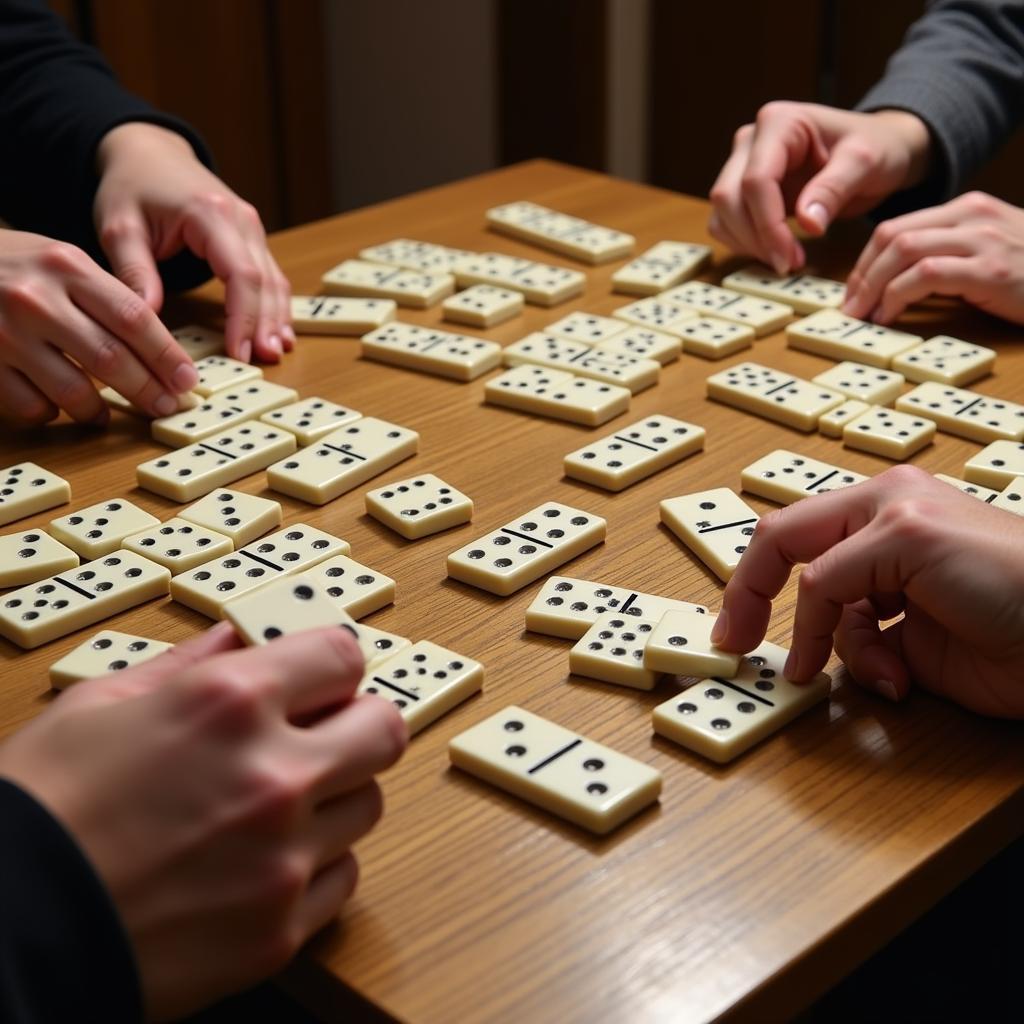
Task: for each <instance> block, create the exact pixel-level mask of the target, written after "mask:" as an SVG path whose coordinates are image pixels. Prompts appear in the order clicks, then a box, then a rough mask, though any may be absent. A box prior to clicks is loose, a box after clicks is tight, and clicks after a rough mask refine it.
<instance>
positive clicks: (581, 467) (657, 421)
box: [564, 413, 705, 491]
mask: <svg viewBox="0 0 1024 1024" xmlns="http://www.w3.org/2000/svg"><path fill="white" fill-rule="evenodd" d="M704 436H705V432H704V428H703V427H698V426H696V425H695V424H693V423H685V422H683V421H682V420H677V419H673V418H672V417H671V416H665V415H663V414H659V413H655V414H653V415H651V416H648V417H647V418H646V419H643V420H640V422H638V423H632V424H630V425H629V426H626V427H622V428H621V429H619V430H617V431H615V433H614V434H610V435H609V436H608V437H603V438H601V439H600V440H599V441H594V442H592V443H591V444H588V445H586V446H585V447H583V448H578V449H577V450H576V451H574V452H570V453H569V454H568V455H566V457H565V461H564V467H565V475H566V476H569V477H572V478H573V479H575V480H582V481H583V482H584V483H588V484H594V485H595V486H597V487H603V488H604V489H605V490H606V491H621V490H624V489H625V488H627V487H629V486H631V485H632V484H635V483H637V482H638V481H639V480H644V479H646V478H647V477H649V476H652V475H653V474H654V473H658V472H660V471H661V470H663V469H665V468H666V467H667V466H672V465H674V464H675V463H677V462H681V461H682V460H683V459H685V458H686V457H687V456H688V455H693V454H694V452H699V451H702V450H703V448H704Z"/></svg>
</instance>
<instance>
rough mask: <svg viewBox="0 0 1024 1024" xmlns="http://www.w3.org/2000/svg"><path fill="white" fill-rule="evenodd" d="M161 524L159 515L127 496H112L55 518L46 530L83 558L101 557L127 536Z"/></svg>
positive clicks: (118, 545) (115, 548) (117, 545)
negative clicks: (131, 500)
mask: <svg viewBox="0 0 1024 1024" xmlns="http://www.w3.org/2000/svg"><path fill="white" fill-rule="evenodd" d="M159 523H160V520H159V519H157V517H156V516H152V515H150V514H149V513H148V512H146V511H145V510H144V509H141V508H139V507H138V505H133V504H132V503H131V502H130V501H128V500H126V499H125V498H109V499H107V500H106V501H101V502H98V503H97V504H95V505H90V506H89V507H88V508H83V509H79V510H78V511H77V512H72V513H71V514H70V515H66V516H61V517H60V518H58V519H52V520H51V521H50V525H49V527H48V528H47V529H48V531H49V533H50V534H51V536H53V537H54V538H55V539H56V540H59V541H60V542H61V543H62V544H66V545H67V546H68V547H69V548H71V549H72V550H73V551H76V552H78V554H79V555H81V556H82V558H99V557H100V556H101V555H109V554H110V552H111V551H115V550H117V548H119V547H120V546H121V541H123V540H124V539H125V537H129V536H131V535H132V534H133V533H138V532H139V531H140V530H146V529H149V528H150V527H153V526H157V525H158V524H159Z"/></svg>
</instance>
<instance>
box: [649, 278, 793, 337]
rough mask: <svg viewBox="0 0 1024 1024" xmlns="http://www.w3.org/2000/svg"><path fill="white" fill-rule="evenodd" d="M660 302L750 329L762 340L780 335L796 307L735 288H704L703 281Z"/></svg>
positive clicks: (680, 287) (664, 295) (681, 288)
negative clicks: (682, 306)
mask: <svg viewBox="0 0 1024 1024" xmlns="http://www.w3.org/2000/svg"><path fill="white" fill-rule="evenodd" d="M661 298H663V299H668V300H670V301H672V302H678V303H681V304H682V305H684V306H689V307H690V308H691V309H696V310H697V311H698V312H701V313H710V314H711V315H712V316H717V317H721V319H723V320H730V321H732V322H733V323H735V324H742V325H743V326H744V327H749V328H751V329H752V330H753V332H754V333H755V334H756V335H757V336H758V337H759V338H760V337H762V336H763V335H765V334H771V333H772V332H773V331H777V330H778V329H779V328H780V327H782V326H783V325H784V324H785V323H786V322H787V321H788V320H789V319H791V318H792V316H793V307H792V306H790V305H787V304H786V303H783V302H774V301H772V300H771V299H758V298H755V297H754V296H752V295H744V294H743V292H737V291H734V290H733V289H732V288H719V287H718V286H717V285H713V284H704V282H703V281H690V282H689V283H688V284H681V285H678V286H677V287H675V288H670V289H669V290H668V291H667V292H663V293H662V294H661Z"/></svg>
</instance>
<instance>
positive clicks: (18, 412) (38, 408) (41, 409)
mask: <svg viewBox="0 0 1024 1024" xmlns="http://www.w3.org/2000/svg"><path fill="white" fill-rule="evenodd" d="M56 416H57V410H56V409H55V408H54V407H53V406H52V405H51V404H50V403H49V402H47V401H46V400H45V399H44V398H42V397H39V398H30V397H25V398H23V399H22V400H21V401H19V402H18V403H17V404H16V405H15V406H14V408H13V410H12V419H14V420H15V421H16V422H19V423H24V424H26V425H27V426H33V427H38V426H42V425H43V424H44V423H49V422H50V420H52V419H54V418H55V417H56Z"/></svg>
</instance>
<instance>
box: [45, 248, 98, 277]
mask: <svg viewBox="0 0 1024 1024" xmlns="http://www.w3.org/2000/svg"><path fill="white" fill-rule="evenodd" d="M39 262H40V264H41V265H42V266H43V267H45V268H46V269H48V270H52V271H55V272H57V273H62V274H77V273H82V272H84V271H85V270H87V269H88V267H89V266H90V265H91V263H92V260H90V259H89V257H88V256H87V255H86V254H85V252H84V251H83V250H82V249H79V247H78V246H77V245H71V244H70V243H69V242H50V243H49V244H48V245H46V246H45V247H44V249H43V251H42V252H41V253H40V254H39Z"/></svg>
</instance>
